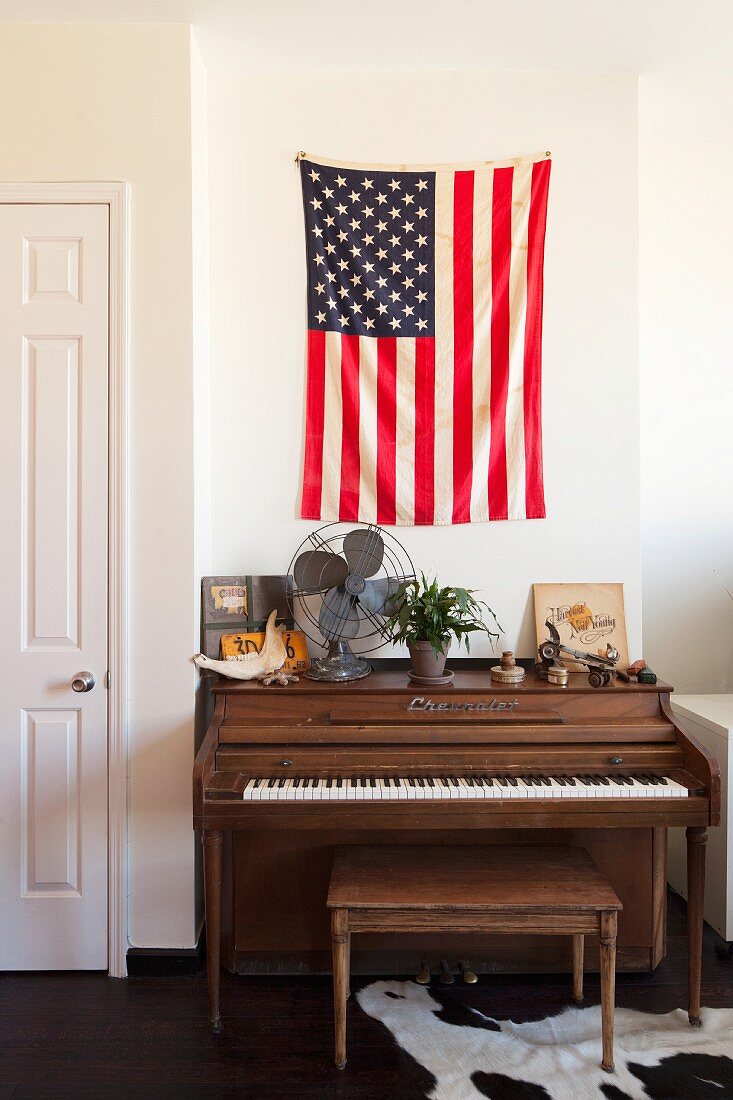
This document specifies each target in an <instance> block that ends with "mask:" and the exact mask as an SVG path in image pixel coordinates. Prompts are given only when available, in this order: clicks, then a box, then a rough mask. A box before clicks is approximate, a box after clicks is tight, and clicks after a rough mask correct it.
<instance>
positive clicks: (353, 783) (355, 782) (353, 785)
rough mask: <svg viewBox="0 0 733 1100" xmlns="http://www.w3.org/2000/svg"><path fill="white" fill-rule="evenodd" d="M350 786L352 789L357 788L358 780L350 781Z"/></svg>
mask: <svg viewBox="0 0 733 1100" xmlns="http://www.w3.org/2000/svg"><path fill="white" fill-rule="evenodd" d="M351 786H352V787H358V786H359V780H358V779H352V780H351Z"/></svg>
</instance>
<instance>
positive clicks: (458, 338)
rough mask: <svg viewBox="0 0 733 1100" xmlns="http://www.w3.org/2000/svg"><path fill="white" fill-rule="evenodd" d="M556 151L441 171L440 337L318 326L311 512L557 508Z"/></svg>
mask: <svg viewBox="0 0 733 1100" xmlns="http://www.w3.org/2000/svg"><path fill="white" fill-rule="evenodd" d="M550 163H551V162H550V159H549V157H547V156H546V155H544V154H543V155H542V156H541V157H535V158H525V159H520V160H514V161H507V162H502V164H501V165H497V164H487V165H481V166H478V167H472V168H467V169H463V168H458V169H456V168H443V167H440V168H437V169H436V170H435V179H436V187H435V203H436V226H435V230H436V232H435V242H436V243H435V336H434V337H426V336H425V337H424V336H419V337H399V336H396V337H392V336H390V337H368V336H357V335H353V334H349V335H347V334H341V333H336V332H323V331H315V330H311V331H309V333H308V375H307V391H306V433H305V458H304V476H303V496H302V507H301V515H302V517H303V518H304V519H318V520H324V521H328V520H362V521H364V522H371V523H379V524H383V525H393V524H396V525H398V526H413V525H443V524H452V523H481V522H485V521H487V520H498V519H537V518H542V517H544V515H545V503H544V486H543V473H542V420H541V404H542V392H541V365H542V298H543V266H544V241H545V222H546V213H547V193H548V185H549V178H550Z"/></svg>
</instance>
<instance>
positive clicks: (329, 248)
mask: <svg viewBox="0 0 733 1100" xmlns="http://www.w3.org/2000/svg"><path fill="white" fill-rule="evenodd" d="M335 251H336V245H335V244H332V243H331V242H330V241H329V242H328V244H327V245H326V252H328V254H329V256H330V255H331V253H332V252H335Z"/></svg>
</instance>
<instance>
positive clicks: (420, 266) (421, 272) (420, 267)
mask: <svg viewBox="0 0 733 1100" xmlns="http://www.w3.org/2000/svg"><path fill="white" fill-rule="evenodd" d="M427 270H428V265H427V264H418V265H417V273H418V275H424V274H425V272H426V271H427Z"/></svg>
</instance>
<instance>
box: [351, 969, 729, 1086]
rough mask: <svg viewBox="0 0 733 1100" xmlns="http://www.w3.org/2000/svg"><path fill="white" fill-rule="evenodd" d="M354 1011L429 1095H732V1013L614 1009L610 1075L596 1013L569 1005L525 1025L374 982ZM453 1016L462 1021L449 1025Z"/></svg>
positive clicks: (415, 988)
mask: <svg viewBox="0 0 733 1100" xmlns="http://www.w3.org/2000/svg"><path fill="white" fill-rule="evenodd" d="M356 999H357V1001H358V1003H359V1005H360V1006H361V1008H362V1009H363V1010H364V1011H365V1012H366V1013H368V1014H369V1015H370V1016H373V1017H374V1019H375V1020H379V1021H380V1022H381V1023H382V1024H384V1026H385V1027H386V1028H388V1029H389V1031H391V1033H392V1035H393V1036H394V1038H395V1040H396V1041H397V1043H398V1044H399V1046H400V1047H402V1049H403V1050H405V1051H406V1052H407V1053H408V1054H409V1055H411V1057H412V1058H414V1059H415V1061H416V1062H418V1063H419V1064H420V1065H421V1066H422V1067H423V1068H424V1069H425V1070H426V1071H427V1072H428V1073H430V1074H432V1077H433V1080H434V1084H433V1087H432V1089H429V1090H428V1092H427V1093H426V1095H427V1096H428V1097H429V1098H430V1100H482V1098H484V1097H490V1098H491V1100H586V1098H588V1100H603V1098H604V1097H605V1098H606V1100H627V1098H632V1100H648V1098H649V1097H651V1098H653V1100H698V1098H701V1100H702V1098H704V1100H713V1098H714V1100H726V1098H729V1097H730V1098H733V1009H730V1008H708V1009H704V1010H703V1026H702V1028H700V1029H698V1030H693V1029H692V1028H691V1027H690V1026H689V1024H688V1022H687V1014H686V1013H685V1012H683V1011H682V1010H681V1009H677V1010H676V1011H674V1012H668V1013H667V1014H666V1015H664V1016H655V1015H653V1014H651V1013H646V1012H636V1011H633V1010H632V1009H628V1008H618V1009H617V1010H616V1034H615V1046H614V1058H615V1065H616V1071H615V1073H611V1074H609V1073H604V1071H603V1070H602V1069H601V1068H600V1065H599V1063H600V1059H601V1010H600V1007H598V1006H595V1007H592V1008H585V1009H580V1008H567V1009H566V1010H565V1011H564V1012H561V1013H560V1015H558V1016H552V1017H548V1018H547V1019H545V1020H540V1021H539V1022H535V1023H529V1024H515V1023H512V1022H511V1020H492V1019H490V1018H489V1017H488V1016H483V1015H481V1013H479V1012H477V1011H475V1010H473V1009H464V1008H463V1007H462V1005H460V1003H459V1002H457V1001H456V1002H453V1003H450V1004H449V1003H448V1002H446V1005H443V1004H440V1003H438V1001H436V1000H435V999H434V998H433V997H432V996H431V994H430V993H429V992H428V990H427V989H425V988H424V987H422V986H419V985H416V984H415V983H414V982H395V981H384V982H375V983H374V984H373V985H368V986H366V987H365V988H364V989H362V990H360V992H359V993H358V994H357V996H356ZM457 1020H459V1021H460V1022H456V1021H457Z"/></svg>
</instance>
